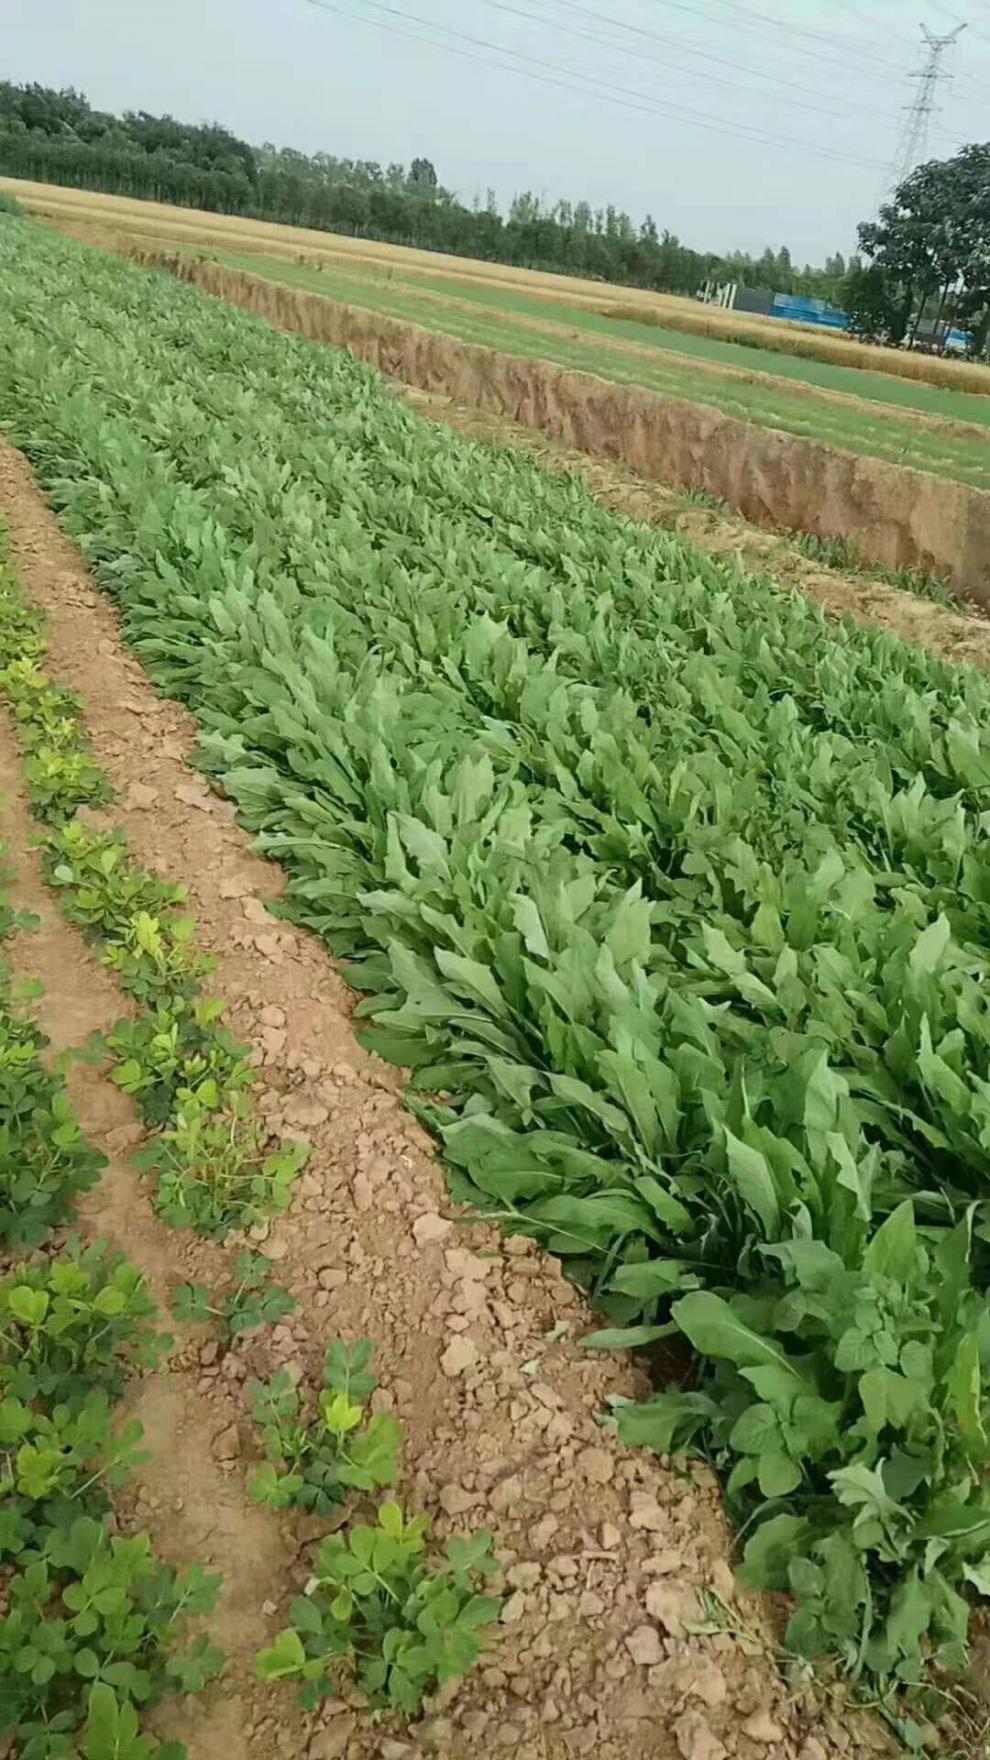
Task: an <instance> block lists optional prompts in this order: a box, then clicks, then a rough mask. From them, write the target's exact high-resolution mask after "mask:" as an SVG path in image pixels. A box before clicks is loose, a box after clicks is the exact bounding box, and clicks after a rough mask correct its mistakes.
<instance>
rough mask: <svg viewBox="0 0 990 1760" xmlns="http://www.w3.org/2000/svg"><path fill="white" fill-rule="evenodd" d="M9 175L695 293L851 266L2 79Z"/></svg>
mask: <svg viewBox="0 0 990 1760" xmlns="http://www.w3.org/2000/svg"><path fill="white" fill-rule="evenodd" d="M0 172H2V173H4V174H5V175H7V176H10V177H23V178H29V179H34V180H36V181H38V182H42V183H56V184H63V185H69V186H71V187H73V188H77V189H91V190H101V191H106V192H107V193H109V194H114V195H124V196H131V197H140V198H144V199H146V200H150V201H157V202H173V203H176V204H177V205H179V206H181V207H194V208H205V209H207V210H209V211H211V212H213V213H218V214H238V215H244V216H246V217H248V218H253V219H263V220H275V221H279V222H281V223H283V224H287V225H292V226H311V227H315V228H317V229H319V230H321V231H330V232H339V233H345V234H349V235H351V236H353V237H357V238H368V239H377V240H380V241H382V242H385V243H389V244H405V245H415V246H417V247H418V248H420V249H424V250H438V251H449V252H450V253H451V254H453V255H455V256H469V257H477V258H481V259H482V260H484V261H487V262H499V263H511V264H516V265H518V266H520V267H525V268H533V269H550V270H556V271H558V272H562V273H568V274H573V275H582V276H588V277H591V278H594V279H597V280H601V281H614V282H622V283H624V284H625V285H627V286H634V287H648V288H655V289H658V290H660V291H664V292H671V293H694V292H696V291H697V289H698V288H699V287H700V286H701V285H702V283H704V282H705V281H708V280H715V281H738V282H739V283H740V284H742V285H745V286H747V287H754V288H762V289H767V290H770V291H773V292H779V293H801V294H807V295H813V296H818V297H822V298H834V297H835V296H836V294H837V292H838V289H839V287H840V286H841V285H842V282H843V279H844V277H845V275H846V272H847V265H846V264H845V262H844V261H843V259H842V257H841V256H836V257H833V258H831V259H830V260H829V261H828V263H827V264H826V265H825V266H824V267H822V268H813V267H811V266H807V267H805V268H803V269H799V268H797V267H796V266H795V265H794V264H793V263H792V261H791V256H790V252H789V251H788V250H787V249H786V247H784V248H782V249H779V250H773V249H771V248H768V249H767V250H765V251H764V252H763V253H762V255H761V256H759V257H752V256H748V255H746V254H744V253H741V252H733V253H731V254H729V255H726V254H724V253H719V252H714V251H712V252H706V251H696V250H692V249H690V248H689V247H688V246H687V245H684V244H682V243H681V241H680V240H679V239H678V238H677V237H676V236H675V235H674V234H673V233H671V232H669V231H667V230H665V229H662V228H660V227H658V226H657V224H656V221H655V220H654V219H653V218H652V216H651V215H647V216H646V218H645V219H644V220H643V221H641V222H640V223H639V224H636V223H635V222H634V221H633V220H632V219H631V218H630V216H629V215H628V214H626V213H624V212H623V211H622V210H621V209H619V208H617V207H615V206H614V205H613V204H611V203H609V204H607V205H606V206H604V207H598V208H594V207H592V206H591V204H590V203H588V202H570V201H562V200H561V201H555V202H546V201H544V200H543V199H542V198H541V197H540V196H537V195H533V194H531V193H528V192H526V193H523V194H520V195H517V196H516V197H515V198H514V200H513V201H512V203H511V204H510V207H509V210H508V212H507V213H504V214H503V213H502V211H501V210H500V208H499V205H498V202H497V201H496V199H495V195H494V192H492V191H489V192H488V195H487V198H486V199H485V200H484V201H482V200H481V199H480V198H477V199H475V200H474V201H473V202H471V203H466V202H464V201H461V200H460V199H459V198H458V197H457V196H456V195H455V194H454V193H453V192H452V191H451V190H449V189H447V188H446V187H445V186H444V185H443V184H441V182H440V181H439V178H438V177H437V173H436V170H435V167H434V166H433V164H432V162H431V161H430V160H429V159H426V158H419V159H414V160H413V162H412V164H411V165H409V166H405V165H399V164H391V165H384V166H383V165H380V164H379V163H378V162H377V161H376V160H370V159H367V160H355V159H341V158H336V157H334V156H333V155H332V154H329V153H315V154H312V155H309V154H305V153H300V152H296V151H295V150H294V149H292V148H290V147H276V146H273V145H272V144H271V143H266V144H264V145H263V146H260V147H254V146H251V145H249V143H248V142H247V141H242V140H239V139H238V138H237V136H236V135H234V134H231V133H230V131H229V130H228V129H225V128H222V127H220V126H219V125H217V124H213V123H211V124H206V125H200V124H189V123H183V122H176V121H175V120H174V119H173V118H172V117H170V116H151V115H149V114H147V112H145V111H126V112H125V113H124V115H123V116H114V115H111V114H109V113H108V112H106V111H100V110H94V109H93V108H92V107H91V105H90V104H89V103H88V101H87V100H86V98H85V97H83V96H82V94H81V93H79V92H76V91H73V90H71V89H69V90H65V91H54V90H51V89H49V88H47V87H44V86H39V85H23V86H19V85H14V84H11V83H10V82H3V83H0Z"/></svg>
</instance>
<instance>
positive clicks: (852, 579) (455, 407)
mask: <svg viewBox="0 0 990 1760" xmlns="http://www.w3.org/2000/svg"><path fill="white" fill-rule="evenodd" d="M393 383H394V387H395V391H396V395H397V396H400V397H403V398H404V399H405V400H406V402H408V403H409V404H410V405H411V406H412V408H413V409H415V410H416V411H417V412H418V413H419V414H420V415H422V416H426V417H427V418H428V419H429V420H430V421H435V422H442V423H443V425H444V426H445V427H448V428H452V429H454V431H455V432H456V433H458V434H464V435H465V436H467V437H468V438H469V439H472V440H480V441H484V442H486V443H488V444H491V445H495V446H512V447H516V448H518V449H519V450H521V451H524V452H528V453H530V454H531V455H532V456H533V457H535V458H537V459H538V460H539V463H540V465H541V466H542V467H543V468H544V469H545V470H551V471H558V472H560V473H564V472H573V473H575V474H576V475H578V476H582V477H584V478H585V480H586V481H587V483H588V484H589V486H590V488H591V489H592V491H593V493H594V495H595V497H596V499H597V500H599V501H601V502H602V503H603V505H604V506H605V507H610V508H612V509H613V511H614V512H616V513H623V514H626V515H628V517H629V518H630V519H636V520H643V521H645V522H646V523H647V524H649V525H656V526H663V527H664V528H665V529H666V530H668V531H673V532H676V533H677V534H678V536H680V537H682V538H684V539H685V540H686V542H688V543H689V544H693V545H694V547H695V548H696V549H698V550H703V551H705V552H706V554H708V555H710V556H736V557H738V559H739V562H740V565H741V566H742V567H743V568H744V569H745V570H746V571H747V572H748V573H751V574H764V575H765V574H770V575H773V577H774V579H775V580H778V581H780V582H781V583H782V584H783V585H785V586H789V587H794V588H797V589H798V590H799V591H800V592H802V593H807V594H808V595H809V597H810V598H812V599H817V601H818V603H819V604H820V605H821V606H823V607H824V609H825V610H826V611H828V612H830V613H831V614H832V615H833V616H836V617H851V618H853V619H854V620H855V621H856V622H857V623H865V624H870V625H872V626H873V627H874V628H875V629H882V630H886V631H887V633H888V634H889V635H893V636H897V637H899V638H900V640H901V641H905V642H913V643H915V644H916V646H918V647H922V648H927V649H928V650H929V652H930V653H932V654H937V655H939V657H940V658H941V659H943V660H952V661H955V662H957V663H959V662H965V663H966V664H967V665H970V666H979V667H981V668H982V669H984V670H988V669H990V617H988V616H987V615H986V614H981V613H978V612H976V611H975V610H974V611H973V612H965V611H948V610H946V609H945V608H944V607H943V606H941V605H938V604H936V603H935V602H934V601H933V600H931V599H926V598H924V597H923V596H922V595H920V594H917V593H909V592H906V591H905V590H904V589H902V588H901V587H895V586H892V585H890V584H888V583H887V582H886V581H882V580H874V579H871V578H870V577H869V576H867V575H865V574H864V575H849V574H843V573H842V572H841V570H839V569H832V568H825V567H822V566H820V565H818V564H816V563H814V562H811V561H809V559H808V558H807V557H806V556H804V555H803V554H802V552H801V551H800V550H799V549H798V547H797V545H796V544H794V543H793V542H792V541H791V539H790V538H788V537H787V536H786V534H782V533H779V532H769V531H762V530H761V529H760V527H759V526H754V525H752V524H751V523H750V521H749V520H747V519H744V518H743V515H742V514H741V513H735V512H733V510H732V509H731V508H728V507H726V508H722V509H718V510H716V509H709V508H707V507H700V506H692V505H691V503H690V501H689V500H688V499H687V498H686V496H685V493H684V491H683V490H682V489H677V488H673V487H668V486H667V485H665V484H663V483H657V482H654V481H652V480H651V479H650V478H647V477H641V476H639V475H638V474H637V473H636V472H635V471H633V470H630V469H629V468H628V467H627V466H625V465H621V464H614V463H612V462H611V461H610V460H606V459H600V458H594V457H592V456H591V454H590V453H587V452H579V451H577V450H575V448H573V447H570V446H565V445H564V444H563V443H562V442H561V441H558V440H552V439H550V438H549V436H548V435H546V434H543V433H541V432H540V431H539V430H538V429H535V428H526V427H523V426H521V425H520V424H519V423H518V422H512V421H510V420H509V419H508V417H506V416H499V415H493V414H489V412H488V411H487V410H481V409H476V408H475V407H473V406H472V405H468V404H463V403H457V402H455V401H454V399H453V398H449V397H443V396H441V395H439V394H438V393H436V392H430V391H420V390H418V389H417V388H415V387H414V386H410V385H405V384H401V383H399V381H397V380H396V381H394V382H393Z"/></svg>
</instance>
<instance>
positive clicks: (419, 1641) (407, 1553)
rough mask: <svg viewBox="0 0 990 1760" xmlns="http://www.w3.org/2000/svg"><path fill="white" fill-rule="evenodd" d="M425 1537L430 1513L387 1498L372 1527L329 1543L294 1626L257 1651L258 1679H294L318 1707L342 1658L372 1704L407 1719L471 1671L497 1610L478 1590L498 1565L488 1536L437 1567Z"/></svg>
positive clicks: (331, 1691) (464, 1544)
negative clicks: (411, 1511) (408, 1513)
mask: <svg viewBox="0 0 990 1760" xmlns="http://www.w3.org/2000/svg"><path fill="white" fill-rule="evenodd" d="M426 1534H427V1521H426V1518H425V1516H415V1517H412V1518H410V1519H407V1518H406V1517H405V1516H404V1514H403V1512H402V1509H401V1508H400V1506H399V1505H398V1504H397V1503H386V1504H384V1505H383V1506H382V1508H381V1509H380V1510H379V1512H378V1517H377V1521H376V1522H375V1524H374V1526H370V1525H365V1524H360V1525H358V1526H355V1527H353V1528H351V1529H350V1530H349V1531H348V1532H347V1533H346V1534H344V1535H333V1536H331V1537H330V1538H329V1539H327V1540H325V1541H324V1542H323V1544H322V1546H321V1547H320V1550H319V1552H318V1554H317V1558H316V1565H315V1569H314V1573H313V1578H312V1580H311V1582H310V1584H309V1585H308V1588H307V1592H306V1594H305V1595H300V1596H297V1597H296V1599H295V1601H294V1602H293V1603H292V1621H293V1623H292V1625H291V1627H289V1628H287V1629H286V1630H285V1631H283V1632H281V1633H280V1634H279V1636H278V1638H277V1639H276V1641H275V1643H274V1644H273V1645H272V1647H271V1649H269V1650H263V1651H262V1652H261V1654H260V1655H259V1657H258V1664H257V1666H258V1673H259V1675H260V1677H261V1679H262V1680H287V1679H295V1680H297V1681H298V1682H299V1683H300V1686H301V1690H302V1700H303V1703H304V1704H305V1705H307V1706H310V1707H312V1706H314V1705H316V1704H318V1703H319V1701H320V1699H322V1698H326V1697H332V1696H334V1695H335V1693H336V1691H337V1688H338V1685H339V1682H338V1681H337V1679H336V1676H337V1675H338V1673H339V1667H340V1664H342V1663H344V1664H350V1666H351V1667H352V1668H354V1669H355V1670H356V1673H357V1680H358V1685H359V1686H360V1688H361V1691H362V1692H363V1693H365V1694H367V1697H368V1700H369V1703H370V1704H371V1705H372V1706H373V1707H374V1708H376V1709H380V1710H392V1711H400V1712H404V1713H405V1714H406V1715H411V1714H412V1713H414V1712H415V1711H417V1710H418V1709H419V1708H420V1706H421V1705H422V1703H423V1699H424V1697H425V1696H426V1695H427V1694H429V1693H432V1692H435V1691H436V1689H437V1688H438V1687H441V1686H443V1685H444V1684H445V1683H446V1682H448V1681H453V1680H458V1679H460V1677H461V1676H462V1675H464V1674H466V1673H467V1671H468V1669H469V1668H471V1667H472V1665H473V1664H474V1663H475V1662H476V1661H477V1659H478V1657H479V1655H480V1654H481V1651H482V1649H483V1647H484V1642H485V1634H486V1631H487V1628H488V1627H489V1626H490V1625H491V1624H492V1622H493V1621H494V1620H496V1619H497V1618H498V1614H499V1611H500V1608H501V1602H500V1601H499V1600H498V1598H497V1597H495V1596H492V1595H485V1594H483V1593H481V1592H480V1588H479V1585H480V1584H482V1583H483V1581H484V1578H485V1577H486V1576H487V1575H488V1574H490V1573H491V1572H492V1571H493V1570H494V1569H495V1568H496V1565H495V1560H494V1558H493V1556H492V1552H491V1536H490V1535H489V1534H485V1533H479V1534H475V1535H472V1536H471V1538H470V1539H467V1540H451V1541H450V1542H449V1543H448V1546H447V1549H446V1554H445V1557H444V1561H443V1563H442V1564H438V1565H432V1566H431V1565H430V1564H429V1563H428V1561H427V1558H426Z"/></svg>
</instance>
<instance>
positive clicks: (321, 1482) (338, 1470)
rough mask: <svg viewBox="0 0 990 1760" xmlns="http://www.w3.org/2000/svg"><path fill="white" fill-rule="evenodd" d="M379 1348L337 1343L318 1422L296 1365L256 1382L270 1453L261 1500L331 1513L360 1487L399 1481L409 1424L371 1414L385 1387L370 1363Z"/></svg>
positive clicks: (259, 1420)
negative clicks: (305, 1405) (305, 1408)
mask: <svg viewBox="0 0 990 1760" xmlns="http://www.w3.org/2000/svg"><path fill="white" fill-rule="evenodd" d="M374 1348H375V1347H374V1345H373V1344H372V1342H371V1340H370V1339H367V1338H365V1339H360V1340H359V1341H358V1342H357V1343H356V1344H354V1345H345V1344H342V1343H341V1342H340V1341H339V1340H338V1341H336V1342H335V1343H333V1344H332V1345H331V1346H330V1348H329V1350H328V1351H327V1358H326V1365H325V1369H324V1377H323V1391H322V1393H321V1394H320V1398H319V1402H318V1405H319V1410H318V1413H317V1416H316V1418H315V1419H314V1420H313V1421H312V1422H311V1423H307V1422H306V1419H305V1417H304V1415H303V1413H302V1399H301V1397H300V1393H299V1389H298V1387H297V1385H296V1382H295V1381H294V1379H293V1377H292V1376H291V1375H290V1374H289V1372H288V1370H286V1369H283V1370H280V1371H279V1373H278V1374H277V1375H275V1376H273V1378H272V1379H271V1381H268V1382H261V1381H252V1382H250V1383H249V1385H248V1397H249V1400H250V1403H251V1415H252V1417H253V1418H254V1421H255V1423H256V1424H257V1426H258V1428H259V1430H260V1432H261V1438H262V1441H263V1443H264V1445H265V1454H266V1455H267V1457H268V1459H267V1461H266V1464H265V1465H264V1466H262V1467H260V1468H259V1470H258V1472H257V1473H256V1474H255V1476H254V1478H253V1479H252V1481H251V1496H252V1497H253V1498H254V1499H255V1502H257V1503H267V1504H271V1505H272V1507H273V1508H275V1509H290V1508H292V1507H296V1508H298V1509H306V1510H311V1511H312V1512H313V1513H314V1514H315V1515H321V1516H326V1515H331V1514H332V1513H333V1511H334V1510H336V1509H338V1508H339V1506H340V1505H341V1504H342V1503H343V1502H344V1501H345V1499H346V1498H347V1496H348V1494H349V1493H350V1492H352V1491H365V1492H368V1491H375V1490H379V1489H380V1488H381V1487H382V1486H385V1485H393V1484H394V1483H395V1476H396V1473H397V1471H398V1464H399V1448H400V1445H401V1442H402V1426H401V1425H400V1424H399V1421H398V1419H397V1418H394V1417H393V1416H392V1415H391V1413H390V1412H376V1413H374V1414H371V1415H369V1413H368V1411H367V1402H368V1400H369V1399H370V1398H371V1395H372V1393H373V1392H374V1390H375V1387H376V1386H377V1382H376V1379H375V1376H374V1375H373V1374H372V1373H371V1372H370V1370H369V1367H368V1366H369V1364H370V1362H371V1359H372V1356H373V1355H374Z"/></svg>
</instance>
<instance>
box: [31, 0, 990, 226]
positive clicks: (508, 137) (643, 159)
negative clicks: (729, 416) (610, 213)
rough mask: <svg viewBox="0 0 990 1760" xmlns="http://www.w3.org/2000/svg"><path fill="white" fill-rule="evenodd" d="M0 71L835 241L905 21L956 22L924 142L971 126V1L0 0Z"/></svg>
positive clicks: (974, 31) (982, 105)
mask: <svg viewBox="0 0 990 1760" xmlns="http://www.w3.org/2000/svg"><path fill="white" fill-rule="evenodd" d="M0 13H2V15H3V23H2V31H0V77H5V78H8V79H12V80H17V81H24V80H37V81H39V82H40V83H41V84H43V85H73V86H75V87H77V88H78V89H79V90H81V91H83V92H85V93H86V95H87V97H88V98H89V99H90V101H91V102H92V103H93V104H95V105H96V106H98V107H99V108H101V109H111V110H122V109H143V110H151V111H156V112H160V111H169V112H171V114H172V115H174V116H176V117H179V118H180V119H181V120H183V121H186V122H197V121H204V120H215V121H219V122H223V123H225V124H226V125H227V126H228V127H230V128H232V129H233V130H234V131H235V132H236V133H237V134H240V135H244V136H246V137H247V139H248V140H251V141H255V142H259V141H262V140H273V141H276V142H278V143H279V144H280V145H283V146H294V147H299V148H301V149H302V150H303V151H308V152H315V151H317V150H320V149H322V150H324V151H326V152H329V153H336V154H340V155H343V156H347V157H355V158H370V159H381V160H383V161H388V160H391V159H401V160H404V161H408V160H409V159H411V158H412V157H414V156H415V155H417V154H426V155H427V156H428V157H430V158H431V159H433V161H434V163H435V164H436V166H437V170H438V173H439V175H440V178H441V181H442V182H443V183H445V184H447V185H448V186H449V187H450V188H453V189H455V190H456V191H457V192H458V193H459V194H460V195H461V196H463V197H465V198H466V199H468V200H470V199H471V197H473V196H474V195H475V194H476V193H478V194H480V195H481V196H482V197H484V194H485V191H486V189H487V188H488V187H489V186H491V187H493V188H494V189H495V190H496V192H497V194H498V196H499V198H500V200H501V201H502V202H503V203H504V202H505V201H506V200H507V199H508V198H509V197H511V196H512V194H513V193H514V192H515V191H516V190H518V189H533V190H536V191H539V192H540V193H542V194H545V195H547V196H551V197H552V196H556V195H565V196H568V197H570V198H572V199H580V198H582V197H585V198H587V199H588V200H589V201H591V202H592V204H593V205H596V206H597V205H599V204H601V203H604V202H606V201H609V200H611V201H614V202H615V203H616V205H617V206H619V207H624V208H626V209H627V210H628V211H629V212H630V213H631V214H632V215H633V216H634V218H636V219H637V220H639V219H640V218H641V217H642V215H643V214H644V213H646V212H650V213H652V214H653V216H654V218H655V219H656V221H657V224H658V225H659V226H661V227H664V226H666V227H669V228H670V229H671V231H673V232H676V233H677V234H678V235H679V236H680V237H681V238H682V239H683V240H684V241H685V242H686V243H688V244H691V245H695V246H698V247H707V248H711V249H725V250H731V249H734V248H739V249H743V250H747V249H748V250H755V251H759V250H761V249H762V248H763V246H764V245H765V244H767V243H771V244H773V245H774V246H778V245H781V244H787V245H789V246H790V248H791V250H792V252H793V254H794V256H795V258H796V259H798V260H800V261H804V260H805V259H811V260H815V261H817V260H821V259H822V258H823V257H824V255H825V254H826V253H827V252H829V251H832V250H835V249H841V250H844V251H848V250H849V249H850V247H851V246H852V244H853V243H854V240H855V228H856V222H857V221H858V220H860V219H863V218H866V217H867V216H868V215H869V214H870V213H871V212H872V211H873V209H874V208H875V207H876V204H877V202H878V200H879V198H880V196H881V195H882V193H883V190H884V186H885V184H886V183H887V182H888V181H889V173H890V170H891V168H892V166H893V165H894V164H895V163H896V160H897V155H898V147H899V144H900V145H903V140H902V131H903V126H904V106H905V105H907V104H908V103H909V102H910V100H911V97H912V95H913V93H914V91H915V90H916V89H917V82H912V79H911V74H912V70H917V69H918V67H919V66H920V65H921V35H920V31H919V29H918V24H917V20H918V18H919V17H925V18H926V19H927V21H928V23H929V25H930V26H931V28H932V29H933V30H935V31H938V32H948V31H951V30H952V28H953V26H954V24H955V23H957V22H958V21H959V20H960V19H962V18H963V17H965V18H966V19H968V20H969V28H968V29H967V30H966V31H965V32H964V33H963V36H962V37H961V38H960V40H959V43H958V45H957V46H956V47H955V48H954V49H953V50H952V51H951V57H950V60H949V62H948V66H949V67H950V68H951V70H952V72H953V74H954V78H953V80H952V83H951V84H948V83H947V84H945V85H944V86H943V87H942V88H941V92H940V99H939V102H940V106H941V111H940V114H939V115H938V116H936V117H935V118H934V119H933V123H932V128H931V134H930V139H929V153H928V156H929V157H931V156H933V155H935V154H938V155H940V156H941V155H942V154H945V153H948V152H951V151H952V150H953V149H954V148H955V147H957V146H959V145H961V144H962V143H963V142H964V141H967V140H974V139H979V140H982V139H987V138H990V0H969V3H967V0H946V4H937V5H935V4H931V3H929V4H925V0H919V4H918V5H917V6H916V5H914V4H912V0H855V3H854V0H159V3H157V4H155V3H150V4H149V0H144V4H142V3H141V0H2V3H0Z"/></svg>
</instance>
